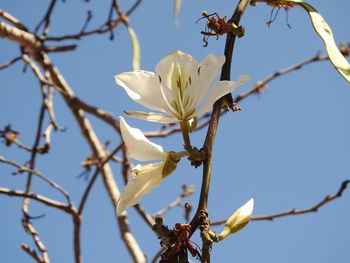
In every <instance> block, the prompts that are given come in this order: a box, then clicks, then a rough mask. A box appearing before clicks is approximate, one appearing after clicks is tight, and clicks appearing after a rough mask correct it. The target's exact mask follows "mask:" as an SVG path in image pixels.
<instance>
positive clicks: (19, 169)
mask: <svg viewBox="0 0 350 263" xmlns="http://www.w3.org/2000/svg"><path fill="white" fill-rule="evenodd" d="M0 163H6V164H8V165H11V166H13V167H16V168H17V171H16V172H14V174H18V173H23V172H28V173H31V174H34V175H36V176H37V177H39V178H41V179H42V180H44V181H45V182H47V183H48V184H49V185H50V186H52V187H53V188H55V189H56V190H58V191H59V192H61V193H62V194H63V195H64V196H65V197H66V199H67V202H68V204H69V205H73V203H72V201H71V198H70V196H69V194H68V192H67V191H65V190H64V189H63V188H62V187H61V186H60V185H58V184H57V183H55V182H54V181H53V180H51V179H50V178H48V177H47V176H45V175H43V174H42V173H41V172H40V171H38V170H36V169H30V168H28V167H26V166H22V165H19V164H17V163H16V162H14V161H11V160H7V159H5V158H4V157H3V156H0Z"/></svg>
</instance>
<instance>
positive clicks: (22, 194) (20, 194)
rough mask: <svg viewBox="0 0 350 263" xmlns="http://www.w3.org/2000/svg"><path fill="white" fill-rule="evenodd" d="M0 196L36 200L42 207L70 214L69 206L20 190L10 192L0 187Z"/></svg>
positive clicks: (70, 208)
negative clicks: (45, 206)
mask: <svg viewBox="0 0 350 263" xmlns="http://www.w3.org/2000/svg"><path fill="white" fill-rule="evenodd" d="M0 194H4V195H8V196H17V197H22V198H30V199H32V200H36V201H38V202H40V203H42V204H44V205H47V206H50V207H53V208H57V209H59V210H61V211H64V212H66V213H69V214H70V213H72V207H71V206H70V205H66V204H64V203H61V202H59V201H56V200H53V199H50V198H47V197H45V196H42V195H38V194H35V193H32V192H24V191H20V190H11V189H8V188H3V187H0Z"/></svg>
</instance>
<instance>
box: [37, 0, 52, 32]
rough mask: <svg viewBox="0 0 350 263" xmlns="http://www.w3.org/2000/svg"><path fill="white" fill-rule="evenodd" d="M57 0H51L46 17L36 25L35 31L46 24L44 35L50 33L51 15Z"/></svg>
mask: <svg viewBox="0 0 350 263" xmlns="http://www.w3.org/2000/svg"><path fill="white" fill-rule="evenodd" d="M56 2H57V0H51V3H50V5H49V7H48V9H47V11H46V13H45V15H44V17H43V18H42V19H41V20H40V22H39V24H38V25H37V26H36V27H35V29H34V33H35V34H36V33H37V32H38V30H39V28H40V27H41V26H42V25H44V30H43V36H46V35H47V34H48V33H49V27H50V22H51V15H52V12H53V10H54V8H55V5H56Z"/></svg>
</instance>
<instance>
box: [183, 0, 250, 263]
mask: <svg viewBox="0 0 350 263" xmlns="http://www.w3.org/2000/svg"><path fill="white" fill-rule="evenodd" d="M249 2H250V0H240V1H239V3H238V4H237V7H236V9H235V11H234V13H233V15H232V17H231V19H230V20H229V22H233V23H234V24H235V25H237V26H238V25H239V22H240V20H241V17H242V15H243V13H244V11H245V9H246V7H247V5H248V4H249ZM235 40H236V36H235V35H234V34H232V33H231V32H230V33H227V38H226V44H225V52H224V53H225V57H226V60H225V63H224V65H223V67H222V71H221V76H220V80H230V73H231V62H232V54H233V48H234V44H235ZM229 98H231V99H232V96H231V94H229ZM224 100H227V96H224V97H223V98H221V99H219V100H218V101H216V102H215V103H214V106H213V111H212V114H211V118H210V122H209V126H208V130H207V134H206V138H205V141H204V144H203V150H202V151H203V152H204V154H205V156H206V159H205V160H204V161H203V176H202V185H201V192H200V197H199V202H198V207H197V211H196V214H195V216H194V217H193V219H192V221H191V233H190V235H192V234H193V233H194V231H196V229H197V228H198V227H199V226H200V225H201V224H203V223H204V222H201V221H203V220H204V218H203V217H202V216H201V215H202V214H203V213H206V211H207V210H208V196H209V189H210V177H211V167H212V154H213V144H214V139H215V135H216V130H217V127H218V125H219V119H220V113H221V108H222V105H223V102H224ZM201 229H202V231H204V230H205V229H204V228H202V227H201ZM202 241H203V244H202V249H203V251H202V256H203V262H207V263H210V246H208V244H207V242H206V241H205V240H204V239H203V240H202Z"/></svg>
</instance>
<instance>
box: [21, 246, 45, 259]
mask: <svg viewBox="0 0 350 263" xmlns="http://www.w3.org/2000/svg"><path fill="white" fill-rule="evenodd" d="M21 247H22V249H23V250H24V251H25V252H26V253H27V254H28V255H29V256H31V257H32V258H33V259H34V260H35V261H36V262H37V263H42V262H43V261H42V260H41V258H40V256H39V255H38V254H37V253H36V251H35V250H34V249H31V248H30V247H29V246H28V245H27V244H21Z"/></svg>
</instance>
